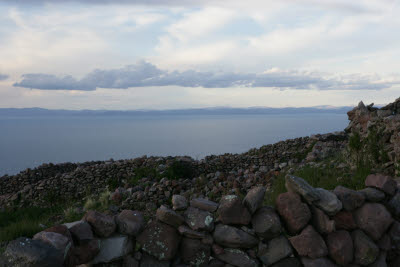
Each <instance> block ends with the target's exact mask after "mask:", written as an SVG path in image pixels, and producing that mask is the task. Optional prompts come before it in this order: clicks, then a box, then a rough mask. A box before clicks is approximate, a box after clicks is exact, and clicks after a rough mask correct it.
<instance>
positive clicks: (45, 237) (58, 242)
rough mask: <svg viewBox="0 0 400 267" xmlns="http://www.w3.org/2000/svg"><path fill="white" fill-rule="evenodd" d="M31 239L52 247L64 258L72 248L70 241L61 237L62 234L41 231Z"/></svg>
mask: <svg viewBox="0 0 400 267" xmlns="http://www.w3.org/2000/svg"><path fill="white" fill-rule="evenodd" d="M32 239H33V240H40V241H43V242H44V243H47V244H49V245H51V246H53V247H54V248H56V249H57V250H59V251H60V252H61V253H62V254H63V256H64V258H65V257H66V256H67V254H68V252H69V250H70V248H71V246H72V243H71V241H70V240H69V239H68V238H67V237H65V236H63V235H62V234H59V233H54V232H45V231H42V232H39V233H37V234H35V235H34V236H33V238H32Z"/></svg>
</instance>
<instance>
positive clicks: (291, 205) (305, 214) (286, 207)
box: [276, 192, 311, 234]
mask: <svg viewBox="0 0 400 267" xmlns="http://www.w3.org/2000/svg"><path fill="white" fill-rule="evenodd" d="M276 208H277V210H278V213H279V214H280V215H281V216H282V218H283V220H284V222H285V223H286V226H287V228H288V230H289V233H291V234H296V233H298V232H299V231H300V230H302V229H303V228H304V227H305V226H306V225H307V224H308V222H309V221H310V219H311V212H310V209H309V208H308V206H307V204H305V203H303V202H302V201H301V199H300V196H299V195H298V194H296V193H292V192H286V193H283V194H280V195H279V196H278V197H277V199H276Z"/></svg>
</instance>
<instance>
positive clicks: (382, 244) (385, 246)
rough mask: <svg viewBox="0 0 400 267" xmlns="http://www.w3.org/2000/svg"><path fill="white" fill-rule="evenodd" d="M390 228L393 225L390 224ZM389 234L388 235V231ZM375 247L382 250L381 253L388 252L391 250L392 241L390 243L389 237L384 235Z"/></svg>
mask: <svg viewBox="0 0 400 267" xmlns="http://www.w3.org/2000/svg"><path fill="white" fill-rule="evenodd" d="M392 226H393V224H392ZM389 233H390V231H389ZM377 245H378V247H379V249H380V250H383V251H388V250H390V249H391V248H392V241H391V239H390V237H389V235H387V234H384V235H383V236H382V237H381V239H379V241H378V242H377Z"/></svg>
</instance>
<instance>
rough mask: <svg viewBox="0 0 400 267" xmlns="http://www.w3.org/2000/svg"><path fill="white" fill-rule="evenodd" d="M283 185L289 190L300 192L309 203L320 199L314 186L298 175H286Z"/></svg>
mask: <svg viewBox="0 0 400 267" xmlns="http://www.w3.org/2000/svg"><path fill="white" fill-rule="evenodd" d="M285 185H286V189H287V190H288V191H289V192H293V193H297V194H300V195H301V196H302V197H303V198H304V199H305V200H306V201H307V202H309V203H312V202H314V201H317V200H319V199H320V196H319V193H318V192H317V191H316V190H315V188H314V187H312V186H311V185H310V184H309V183H307V182H306V181H305V180H304V179H302V178H300V177H296V176H294V175H286V183H285Z"/></svg>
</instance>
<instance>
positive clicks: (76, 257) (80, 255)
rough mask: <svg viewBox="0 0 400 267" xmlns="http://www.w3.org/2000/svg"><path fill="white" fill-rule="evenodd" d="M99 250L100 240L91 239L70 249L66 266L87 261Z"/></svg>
mask: <svg viewBox="0 0 400 267" xmlns="http://www.w3.org/2000/svg"><path fill="white" fill-rule="evenodd" d="M99 252H100V240H98V239H92V240H90V241H88V242H86V243H85V244H82V245H79V246H77V247H74V248H72V249H71V252H70V255H69V257H68V260H67V264H66V265H67V266H77V265H80V264H84V263H88V262H90V261H91V260H93V259H94V257H96V255H97V254H98V253H99Z"/></svg>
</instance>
